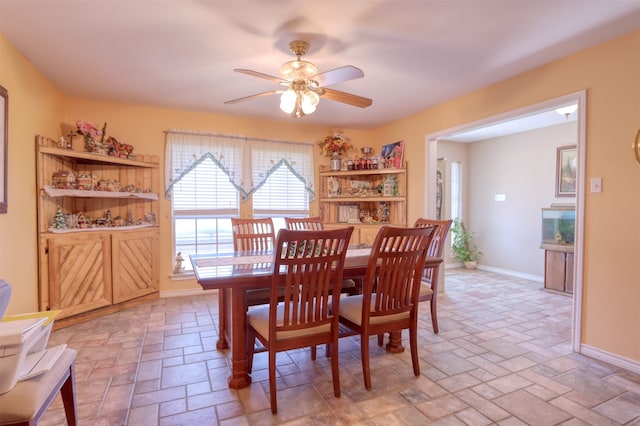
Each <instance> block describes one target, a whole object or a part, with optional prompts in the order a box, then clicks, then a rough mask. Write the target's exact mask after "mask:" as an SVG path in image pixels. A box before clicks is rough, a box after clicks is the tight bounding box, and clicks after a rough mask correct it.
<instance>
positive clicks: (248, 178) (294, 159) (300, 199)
mask: <svg viewBox="0 0 640 426" xmlns="http://www.w3.org/2000/svg"><path fill="white" fill-rule="evenodd" d="M165 160H166V169H165V170H166V172H165V177H166V182H165V187H166V195H167V198H169V199H170V200H171V203H172V212H173V230H174V241H175V251H174V255H177V253H180V254H181V256H182V257H183V258H184V259H188V256H189V255H190V254H206V253H216V252H225V251H232V250H233V236H232V233H231V220H230V218H232V217H238V216H240V210H241V209H242V210H243V213H249V212H252V214H253V215H254V217H273V218H274V225H275V226H276V229H279V228H282V227H284V217H285V216H292V217H293V216H295V217H305V216H308V215H309V202H310V201H312V200H313V197H314V195H315V194H314V191H313V176H314V174H313V172H314V169H313V145H312V144H309V143H293V142H282V141H270V140H260V139H249V138H245V137H240V136H232V135H218V134H207V133H196V132H183V131H168V132H167V148H166V159H165ZM249 200H251V202H252V204H253V209H252V211H251V210H250V209H251V204H248V205H246V207H242V205H241V202H243V201H249ZM244 210H247V211H244ZM183 266H184V267H185V269H188V270H191V262H188V261H187V262H184V263H183Z"/></svg>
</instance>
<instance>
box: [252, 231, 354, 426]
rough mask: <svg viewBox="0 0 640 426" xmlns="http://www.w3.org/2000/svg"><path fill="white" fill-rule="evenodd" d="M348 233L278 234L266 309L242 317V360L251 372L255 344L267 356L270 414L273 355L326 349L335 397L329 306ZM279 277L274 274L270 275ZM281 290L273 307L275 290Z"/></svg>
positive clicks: (334, 322)
mask: <svg viewBox="0 0 640 426" xmlns="http://www.w3.org/2000/svg"><path fill="white" fill-rule="evenodd" d="M352 232H353V227H348V228H341V229H335V230H327V231H292V230H289V229H281V230H280V231H279V232H278V237H277V241H276V247H275V254H274V261H273V271H274V273H273V274H272V275H273V278H272V281H271V300H270V303H269V305H268V306H262V307H258V308H255V309H251V310H249V312H248V313H247V324H248V334H247V354H248V368H249V372H251V368H252V366H253V354H254V350H255V340H256V339H257V340H258V341H260V343H262V345H263V346H264V347H265V348H266V349H267V350H268V352H269V392H270V399H271V412H272V413H273V414H276V413H277V412H278V405H277V400H276V353H277V352H281V351H288V350H291V349H298V348H304V347H307V346H316V345H319V344H323V343H325V344H331V348H332V350H333V352H332V358H331V373H332V376H333V393H334V395H335V396H336V397H340V375H339V369H338V316H337V315H333V314H332V313H331V310H330V309H329V307H330V306H334V307H338V308H339V306H340V305H339V302H340V291H339V290H340V281H341V280H342V273H343V268H344V259H345V255H346V253H347V247H348V245H349V239H350V238H351V233H352ZM276 271H280V273H276ZM278 288H282V289H284V295H283V300H282V301H281V302H279V301H278V297H277V289H278Z"/></svg>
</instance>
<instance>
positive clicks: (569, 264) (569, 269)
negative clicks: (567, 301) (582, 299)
mask: <svg viewBox="0 0 640 426" xmlns="http://www.w3.org/2000/svg"><path fill="white" fill-rule="evenodd" d="M564 291H566V292H567V293H571V294H573V253H567V257H566V261H565V289H564Z"/></svg>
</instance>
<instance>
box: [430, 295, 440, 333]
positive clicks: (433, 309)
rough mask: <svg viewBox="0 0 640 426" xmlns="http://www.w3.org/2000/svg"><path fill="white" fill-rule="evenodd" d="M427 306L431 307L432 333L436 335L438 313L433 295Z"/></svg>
mask: <svg viewBox="0 0 640 426" xmlns="http://www.w3.org/2000/svg"><path fill="white" fill-rule="evenodd" d="M429 305H431V324H432V325H433V332H434V333H435V334H438V312H437V309H436V298H435V295H434V297H433V298H432V299H431V302H429Z"/></svg>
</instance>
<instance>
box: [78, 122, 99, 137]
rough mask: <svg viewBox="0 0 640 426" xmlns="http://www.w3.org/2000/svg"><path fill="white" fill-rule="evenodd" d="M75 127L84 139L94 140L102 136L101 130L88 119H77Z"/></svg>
mask: <svg viewBox="0 0 640 426" xmlns="http://www.w3.org/2000/svg"><path fill="white" fill-rule="evenodd" d="M76 127H77V128H78V134H79V135H82V136H84V139H85V140H87V139H92V140H95V139H97V138H99V137H102V130H100V129H98V128H97V127H96V126H95V124H93V123H90V122H88V121H82V120H78V121H76Z"/></svg>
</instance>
